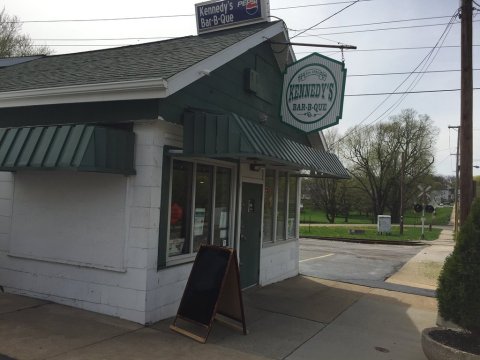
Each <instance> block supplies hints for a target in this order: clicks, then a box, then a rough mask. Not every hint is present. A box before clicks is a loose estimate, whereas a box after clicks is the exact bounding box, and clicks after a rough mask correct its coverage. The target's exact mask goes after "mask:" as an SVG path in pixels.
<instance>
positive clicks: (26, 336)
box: [0, 230, 453, 360]
mask: <svg viewBox="0 0 480 360" xmlns="http://www.w3.org/2000/svg"><path fill="white" fill-rule="evenodd" d="M429 244H430V245H431V246H429V247H426V248H423V249H422V250H421V251H420V252H419V253H418V254H417V255H416V256H414V257H413V258H412V259H411V260H410V261H408V262H407V263H406V264H405V266H403V267H402V268H401V269H400V271H399V272H398V273H396V274H395V275H393V276H392V277H391V278H390V279H389V280H388V281H389V282H392V283H395V284H405V285H408V286H415V287H420V288H424V289H433V288H435V286H436V278H437V277H438V273H439V271H440V269H441V265H442V264H443V261H444V259H445V257H446V256H447V255H448V254H449V253H450V252H451V251H452V249H453V240H452V232H451V231H449V230H443V231H442V234H441V237H440V239H439V240H436V241H433V242H429ZM244 303H245V311H246V320H247V327H248V330H249V334H248V335H246V336H244V335H242V334H241V333H239V332H236V331H233V330H231V329H229V328H226V327H224V326H222V325H221V324H215V325H214V326H213V330H212V332H211V334H210V337H209V338H208V341H207V343H206V344H204V345H202V344H199V343H197V342H195V341H193V340H191V339H188V338H186V337H183V336H181V335H179V334H177V333H173V332H172V331H171V330H170V329H169V325H170V324H171V322H172V319H167V320H164V321H161V322H159V323H156V324H154V325H153V326H150V327H144V326H141V325H139V324H135V323H132V322H129V321H124V320H120V319H117V318H113V317H109V316H106V315H99V314H95V313H92V312H88V311H84V310H80V309H75V308H71V307H67V306H63V305H58V304H53V303H49V302H46V301H42V300H36V299H32V298H27V297H23V296H18V295H12V294H2V293H0V360H7V359H19V360H24V359H25V360H31V359H32V360H33V359H48V360H50V359H55V360H61V359H72V360H109V359H115V360H123V359H125V360H132V359H134V360H144V359H195V360H203V359H205V360H207V359H208V360H212V359H222V360H224V359H247V360H248V359H289V360H296V359H316V360H317V359H319V360H322V359H325V360H350V359H356V360H363V359H365V360H375V359H395V360H416V359H419V360H420V359H422V360H425V357H424V355H423V352H422V349H421V344H420V333H421V331H422V329H424V328H426V327H430V326H434V325H435V321H436V317H437V303H436V299H435V298H431V297H425V296H419V295H411V294H405V293H401V292H396V291H389V290H383V289H374V288H369V287H364V286H358V285H350V284H345V283H339V282H334V281H328V280H321V279H317V278H311V277H306V276H297V277H295V278H291V279H288V280H285V281H282V282H279V283H276V284H273V285H269V286H266V287H263V288H254V289H250V290H247V291H245V292H244Z"/></svg>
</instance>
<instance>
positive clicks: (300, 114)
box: [280, 53, 347, 133]
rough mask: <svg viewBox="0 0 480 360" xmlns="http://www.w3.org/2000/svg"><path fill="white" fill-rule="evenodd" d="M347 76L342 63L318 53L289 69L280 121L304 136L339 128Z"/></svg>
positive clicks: (285, 79)
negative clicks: (313, 132) (335, 127)
mask: <svg viewBox="0 0 480 360" xmlns="http://www.w3.org/2000/svg"><path fill="white" fill-rule="evenodd" d="M346 75H347V69H345V65H344V63H342V62H340V61H336V60H333V59H330V58H328V57H326V56H323V55H320V54H317V53H313V54H311V55H309V56H307V57H305V58H303V59H301V60H299V61H297V62H295V63H293V64H291V65H289V66H288V67H287V69H286V71H285V74H284V77H283V90H282V102H281V112H280V115H281V118H282V121H283V122H284V123H287V124H289V125H291V126H293V127H295V128H297V129H300V130H302V131H304V132H307V133H309V132H312V131H318V130H321V129H325V128H327V127H330V126H332V125H336V124H338V121H339V120H340V119H341V117H342V109H343V97H344V93H345V78H346Z"/></svg>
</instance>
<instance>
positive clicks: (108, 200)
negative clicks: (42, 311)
mask: <svg viewBox="0 0 480 360" xmlns="http://www.w3.org/2000/svg"><path fill="white" fill-rule="evenodd" d="M161 123H164V121H157V120H155V121H145V122H140V123H136V124H135V126H134V132H135V134H136V149H135V168H136V171H137V174H136V175H134V176H129V177H124V176H123V175H107V174H94V173H91V174H83V173H73V172H72V173H67V172H57V171H53V172H47V173H45V174H43V173H40V172H38V173H37V172H31V173H27V172H23V171H20V172H18V173H16V174H15V175H13V176H12V175H11V174H8V173H1V174H0V285H2V286H3V287H4V288H5V290H6V291H8V292H12V293H19V294H25V295H28V296H33V297H38V298H43V299H48V300H51V301H54V302H58V303H62V304H66V305H71V306H75V307H79V308H83V309H86V310H91V311H95V312H100V313H104V314H108V315H113V316H118V317H121V318H124V319H128V320H132V321H135V322H139V323H146V322H147V321H148V320H147V319H146V306H147V300H146V299H147V274H148V273H149V271H153V270H154V271H155V273H156V272H157V271H156V266H157V253H158V228H159V215H160V210H159V209H160V193H161V191H160V190H161V173H162V156H163V144H164V143H165V142H166V141H169V142H171V140H172V139H171V135H170V134H168V133H165V129H164V128H162V126H161ZM173 138H174V139H176V135H173ZM17 178H18V179H17ZM107 179H108V181H107ZM37 180H40V181H37ZM13 182H14V183H15V200H14V203H15V206H14V209H15V211H14V213H13V219H12V211H11V208H12V207H11V205H10V211H8V202H9V201H10V204H11V202H12V198H13V192H14V190H13V189H14V186H13ZM17 182H18V184H19V187H18V189H17V188H16V185H17ZM72 189H73V190H74V191H72V193H73V194H70V193H69V191H68V190H72ZM44 191H45V193H43V192H44ZM27 195H28V196H27ZM2 200H5V209H6V210H5V211H4V214H2V208H1V206H2ZM17 200H18V203H17ZM42 210H43V211H44V213H43V214H42V213H41V211H42ZM107 213H108V214H107ZM27 215H28V216H29V219H27V218H26V216H27ZM33 216H34V217H35V218H36V219H35V220H34V221H31V223H29V224H27V226H26V228H25V229H23V228H22V224H23V223H26V222H27V221H30V218H31V217H33ZM74 216H75V217H76V218H77V222H73V221H72V219H73V217H74ZM95 217H98V219H95ZM55 219H59V220H57V223H54V220H55ZM99 219H100V220H101V221H98V220H99ZM40 220H43V221H45V222H42V221H40ZM58 221H61V223H58ZM11 223H12V224H14V229H13V230H14V231H10V224H11ZM102 225H103V226H102ZM112 227H114V228H112ZM81 230H82V231H81ZM10 235H11V239H10V240H11V242H10V246H9V245H8V238H9V237H10ZM5 239H7V240H5ZM38 239H40V242H41V243H34V241H38ZM61 239H63V243H60V242H59V241H60V240H61ZM82 242H86V243H87V244H88V246H85V247H81V246H79V244H80V243H82ZM49 248H53V249H49ZM10 249H11V250H12V252H15V253H23V254H25V253H26V254H27V255H30V256H28V257H18V256H12V255H11V254H10ZM99 249H101V251H99ZM52 254H54V256H52ZM17 255H18V254H17ZM47 257H48V261H46V260H47V259H46V258H47ZM34 258H36V259H34ZM40 258H41V259H40ZM80 263H81V264H80ZM105 264H108V266H109V267H111V268H109V269H100V267H102V266H104V265H105ZM149 286H150V289H151V288H152V285H151V284H150V285H149ZM183 286H184V284H183ZM181 292H183V288H182V289H181ZM160 300H161V299H160ZM149 301H150V302H151V300H149ZM156 307H158V306H156ZM174 311H176V309H175V310H174Z"/></svg>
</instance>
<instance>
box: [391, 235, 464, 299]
mask: <svg viewBox="0 0 480 360" xmlns="http://www.w3.org/2000/svg"><path fill="white" fill-rule="evenodd" d="M426 244H428V245H430V246H427V247H426V248H424V249H422V250H421V251H420V252H419V253H418V254H417V255H415V256H414V257H413V258H411V259H410V260H409V261H408V262H407V263H406V264H405V265H404V266H403V267H402V268H401V269H400V270H399V271H398V272H397V273H396V274H394V275H393V276H391V277H390V278H389V279H388V280H387V281H386V282H388V283H392V284H399V285H407V286H411V287H417V288H423V289H429V290H435V289H436V288H437V279H438V275H439V274H440V271H441V270H442V266H443V263H444V262H445V259H446V258H447V256H448V255H450V254H451V253H452V251H453V248H454V246H455V241H454V240H453V231H452V230H451V229H448V230H447V229H444V230H442V232H441V233H440V237H439V238H438V240H434V241H428V242H426Z"/></svg>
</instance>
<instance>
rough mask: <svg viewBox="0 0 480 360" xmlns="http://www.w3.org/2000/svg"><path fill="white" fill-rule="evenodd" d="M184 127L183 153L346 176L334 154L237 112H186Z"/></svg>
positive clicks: (340, 177) (316, 174) (318, 174)
mask: <svg viewBox="0 0 480 360" xmlns="http://www.w3.org/2000/svg"><path fill="white" fill-rule="evenodd" d="M183 131H184V135H183V137H184V141H183V144H184V150H183V155H186V156H192V157H211V158H232V159H247V160H252V161H253V160H255V161H257V162H264V163H266V164H273V165H282V166H287V167H289V168H292V169H295V170H309V171H311V172H312V174H315V176H319V177H331V178H338V179H348V178H349V175H348V172H347V170H346V169H345V168H344V167H343V165H342V164H341V162H340V160H338V158H337V157H336V156H335V155H334V154H332V153H329V152H325V151H321V150H318V149H315V148H312V147H309V146H306V145H304V144H300V143H298V142H296V141H294V140H292V139H290V138H288V137H286V136H284V135H283V134H280V133H278V132H275V131H274V130H272V129H270V128H267V127H265V126H261V125H259V124H257V123H254V122H252V121H250V120H246V119H244V118H242V117H240V116H238V115H236V114H229V115H216V114H209V113H206V112H202V111H193V112H188V113H186V114H185V118H184V129H183Z"/></svg>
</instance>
